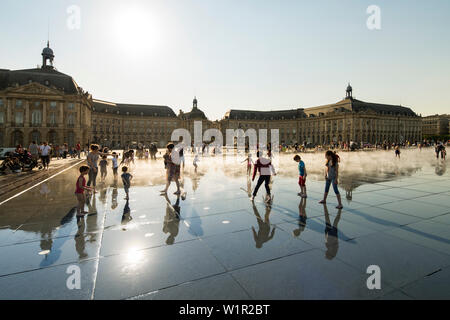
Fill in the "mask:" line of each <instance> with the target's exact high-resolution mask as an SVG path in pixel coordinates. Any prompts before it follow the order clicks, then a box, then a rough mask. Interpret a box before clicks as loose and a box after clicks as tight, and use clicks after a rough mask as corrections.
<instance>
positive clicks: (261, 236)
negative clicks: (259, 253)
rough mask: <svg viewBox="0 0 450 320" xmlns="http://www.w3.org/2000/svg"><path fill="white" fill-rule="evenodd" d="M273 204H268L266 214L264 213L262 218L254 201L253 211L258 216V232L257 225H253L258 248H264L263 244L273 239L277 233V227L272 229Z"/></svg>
mask: <svg viewBox="0 0 450 320" xmlns="http://www.w3.org/2000/svg"><path fill="white" fill-rule="evenodd" d="M271 210H272V207H271V206H266V214H265V215H264V220H263V219H262V218H261V216H260V214H259V212H258V209H257V208H256V205H255V203H254V202H253V212H254V214H255V216H256V221H257V222H258V228H259V230H258V232H256V230H255V227H253V226H252V231H253V238H254V239H255V244H256V248H258V249H259V248H262V246H263V244H264V243H266V242H268V241H270V240H272V238H273V237H274V235H275V228H273V229H272V232H271V231H270V227H271V225H270V220H269V216H270V211H271Z"/></svg>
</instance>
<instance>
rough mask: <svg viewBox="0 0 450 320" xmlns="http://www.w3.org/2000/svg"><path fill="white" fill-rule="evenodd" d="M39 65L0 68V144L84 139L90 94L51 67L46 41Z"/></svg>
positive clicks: (51, 57) (86, 130)
mask: <svg viewBox="0 0 450 320" xmlns="http://www.w3.org/2000/svg"><path fill="white" fill-rule="evenodd" d="M42 58H43V64H42V67H41V68H35V69H26V70H3V69H0V146H15V145H17V144H22V145H28V144H29V143H30V142H31V141H32V140H35V141H37V142H41V141H44V140H46V141H49V142H50V143H58V144H61V143H64V142H67V143H69V144H71V145H74V144H75V143H76V142H77V141H84V142H87V140H88V139H89V128H90V123H91V119H90V117H91V107H92V106H91V96H90V95H89V94H88V93H86V92H84V91H83V89H82V88H80V87H79V86H78V85H77V83H76V82H75V81H74V80H73V79H72V77H70V76H68V75H66V74H64V73H61V72H59V71H57V70H56V69H55V68H54V67H53V58H54V54H53V51H52V49H50V47H49V44H48V43H47V47H46V48H44V50H43V51H42Z"/></svg>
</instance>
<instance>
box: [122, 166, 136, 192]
mask: <svg viewBox="0 0 450 320" xmlns="http://www.w3.org/2000/svg"><path fill="white" fill-rule="evenodd" d="M131 179H133V176H132V175H131V174H130V173H128V167H122V182H123V189H124V190H125V194H126V197H125V200H129V199H130V195H129V191H130V187H131Z"/></svg>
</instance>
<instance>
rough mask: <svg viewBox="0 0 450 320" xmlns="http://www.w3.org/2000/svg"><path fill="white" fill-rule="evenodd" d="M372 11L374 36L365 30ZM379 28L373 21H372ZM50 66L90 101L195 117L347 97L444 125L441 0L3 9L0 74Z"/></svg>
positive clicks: (106, 3)
mask: <svg viewBox="0 0 450 320" xmlns="http://www.w3.org/2000/svg"><path fill="white" fill-rule="evenodd" d="M371 5H376V6H377V7H378V8H379V9H380V11H379V12H380V15H379V17H380V20H379V21H380V24H379V26H380V28H379V29H372V30H371V29H369V28H368V26H367V20H368V19H369V18H371V17H372V15H373V12H370V13H368V12H367V9H368V7H369V6H371ZM370 21H374V20H370ZM48 37H49V39H50V47H51V48H52V49H53V50H54V53H55V60H54V66H55V67H56V68H57V69H58V70H59V71H61V72H63V73H66V74H69V75H71V76H72V77H73V78H74V79H75V81H76V82H77V83H78V85H80V86H81V87H83V89H85V90H87V91H89V92H90V93H92V94H93V96H94V98H96V99H102V100H107V101H114V102H117V103H136V104H154V105H167V106H170V107H171V108H172V109H173V110H174V111H175V112H177V113H178V111H179V110H180V109H182V110H184V111H190V109H191V108H192V100H193V98H194V96H197V98H198V100H199V108H200V109H202V110H203V111H204V112H205V113H206V115H207V116H208V118H210V119H211V120H215V119H221V118H222V117H223V116H224V114H225V112H226V111H227V110H229V109H250V110H279V109H294V108H307V107H313V106H319V105H323V104H330V103H335V102H337V101H340V100H341V99H342V98H343V97H345V89H346V87H347V83H348V82H350V83H351V84H352V86H353V94H354V96H355V97H356V98H357V99H360V100H363V101H369V102H378V103H387V104H396V105H403V106H409V107H411V108H412V109H413V110H414V111H415V112H416V113H418V114H422V115H431V114H436V113H450V103H449V101H450V41H449V39H450V1H448V0H430V1H425V0H423V1H416V0H370V1H366V0H317V1H309V0H308V1H306V0H141V1H138V0H127V1H125V0H123V1H118V0H95V1H92V0H70V1H68V0H39V1H31V0H1V1H0V43H1V47H0V48H1V49H0V68H4V69H11V70H16V69H27V68H34V67H36V66H37V65H40V64H41V63H42V58H41V52H42V49H43V48H44V47H45V46H46V42H47V38H48Z"/></svg>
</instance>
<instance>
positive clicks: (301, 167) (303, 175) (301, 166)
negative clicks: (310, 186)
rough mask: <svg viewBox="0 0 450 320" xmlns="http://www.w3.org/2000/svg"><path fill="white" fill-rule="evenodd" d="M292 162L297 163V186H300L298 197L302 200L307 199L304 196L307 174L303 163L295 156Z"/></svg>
mask: <svg viewBox="0 0 450 320" xmlns="http://www.w3.org/2000/svg"><path fill="white" fill-rule="evenodd" d="M294 161H295V162H298V173H299V178H298V185H299V186H300V193H299V194H298V195H299V196H300V197H302V198H307V195H306V176H307V173H306V167H305V163H304V162H303V161H302V158H301V157H300V156H299V155H296V156H295V157H294Z"/></svg>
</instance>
